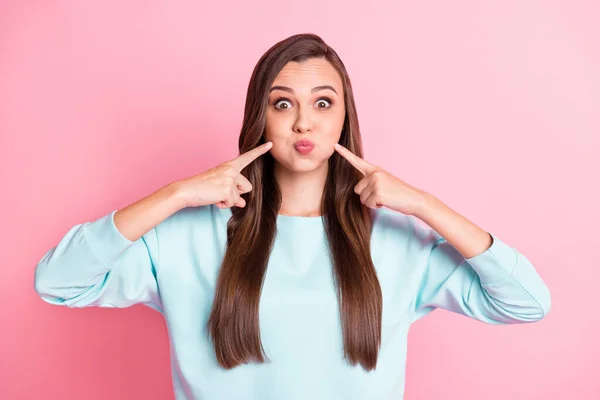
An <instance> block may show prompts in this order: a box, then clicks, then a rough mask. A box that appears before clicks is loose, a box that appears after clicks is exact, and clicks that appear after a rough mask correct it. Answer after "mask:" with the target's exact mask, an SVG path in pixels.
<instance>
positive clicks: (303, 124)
mask: <svg viewBox="0 0 600 400" xmlns="http://www.w3.org/2000/svg"><path fill="white" fill-rule="evenodd" d="M309 114H310V111H309V110H305V109H302V107H300V106H299V107H298V116H297V117H296V121H295V122H294V127H293V129H294V132H296V133H306V132H309V131H312V129H313V127H312V121H311V119H310V115H309Z"/></svg>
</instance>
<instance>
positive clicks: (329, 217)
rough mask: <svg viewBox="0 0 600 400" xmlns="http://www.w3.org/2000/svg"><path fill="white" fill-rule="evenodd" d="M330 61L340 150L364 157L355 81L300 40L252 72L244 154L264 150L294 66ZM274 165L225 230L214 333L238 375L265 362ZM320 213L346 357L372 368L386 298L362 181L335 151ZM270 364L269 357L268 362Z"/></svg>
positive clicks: (285, 44) (248, 172) (265, 168)
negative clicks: (263, 304)
mask: <svg viewBox="0 0 600 400" xmlns="http://www.w3.org/2000/svg"><path fill="white" fill-rule="evenodd" d="M315 57H317V58H324V59H325V60H327V61H329V62H330V63H331V64H332V65H333V67H335V68H336V69H337V71H338V72H339V74H340V76H341V78H342V83H343V87H344V100H345V104H346V117H345V121H344V125H343V130H342V133H341V138H340V144H341V145H343V146H345V147H346V148H348V149H349V150H350V151H352V152H353V153H354V154H356V155H358V156H360V157H362V155H363V151H362V139H361V135H360V130H359V125H358V117H357V113H356V106H355V104H354V96H353V94H352V86H351V84H350V78H349V76H348V73H347V72H346V68H345V66H344V64H343V63H342V61H341V59H340V58H339V56H338V55H337V54H336V52H335V51H334V50H333V49H332V48H331V47H329V46H328V45H327V44H326V43H325V42H324V41H323V40H322V39H321V38H320V37H319V36H317V35H314V34H298V35H294V36H291V37H289V38H287V39H285V40H282V41H280V42H278V43H276V44H275V45H274V46H272V47H271V48H270V49H269V50H268V51H267V52H266V53H265V54H264V55H263V56H262V57H261V58H260V60H259V61H258V63H257V65H256V67H255V68H254V71H253V73H252V76H251V79H250V83H249V85H248V92H247V97H246V105H245V110H244V119H243V124H242V128H241V133H240V137H239V143H238V147H239V151H240V154H241V153H245V152H247V151H249V150H251V149H253V148H255V147H256V146H259V145H260V144H262V143H264V142H265V140H264V131H265V125H266V111H267V110H266V108H267V103H268V94H269V89H270V87H271V85H272V83H273V81H274V80H275V78H276V77H277V75H278V73H279V71H281V69H282V68H283V67H284V66H285V65H286V64H287V63H288V62H290V61H297V62H302V61H305V60H307V59H310V58H315ZM274 162H275V161H274V159H273V157H272V155H271V154H270V153H268V152H267V153H266V154H264V155H263V156H261V157H259V158H258V159H256V160H255V161H253V162H252V163H251V164H250V165H248V166H247V167H246V168H245V169H244V170H243V171H242V174H243V175H244V176H245V177H246V178H247V179H248V180H249V181H250V182H251V183H252V191H250V192H248V193H245V194H242V197H243V198H244V200H246V206H245V207H244V208H237V207H235V208H232V209H231V212H232V216H231V218H230V220H229V222H228V225H227V250H226V253H225V256H224V258H223V263H222V265H221V269H220V272H219V277H218V280H217V286H216V292H215V296H214V300H213V304H212V310H211V314H210V317H209V319H208V324H207V327H208V333H209V334H210V335H211V336H212V340H213V345H214V348H215V353H216V357H217V360H218V362H219V364H220V365H221V366H222V367H224V368H228V369H229V368H233V367H235V366H237V365H239V364H242V363H246V362H249V361H257V362H264V361H265V358H267V356H266V354H265V352H264V348H263V347H262V343H261V339H260V330H259V318H258V310H259V299H260V295H261V290H262V284H263V280H264V277H265V272H266V269H267V262H268V259H269V255H270V252H271V249H272V245H273V242H274V237H275V233H276V222H277V215H278V213H279V208H280V206H281V200H282V199H281V192H280V189H279V186H278V183H277V181H276V179H275V177H274V173H273V170H274V169H273V167H274ZM328 163H329V165H328V168H329V169H328V175H327V180H326V184H325V189H324V194H323V201H322V204H321V211H322V214H323V218H324V226H325V231H326V235H327V239H328V244H329V249H330V251H331V254H332V260H333V274H334V278H335V285H336V290H337V297H338V302H339V309H340V319H341V321H342V329H343V339H344V358H345V359H346V360H347V361H349V362H350V363H351V364H352V365H354V366H355V365H356V364H357V363H360V364H361V365H362V366H363V368H365V369H366V370H371V369H374V368H375V366H376V364H377V354H378V351H379V347H380V344H381V318H382V295H381V287H380V285H379V280H378V278H377V274H376V271H375V266H374V265H373V261H372V259H371V253H370V240H371V229H372V218H373V216H372V214H371V212H370V211H371V210H370V209H369V208H367V207H366V206H364V205H363V204H362V203H361V202H360V198H359V197H358V196H357V195H356V193H354V186H355V185H356V184H357V183H358V181H359V180H360V179H361V178H362V175H361V174H360V172H359V171H357V170H356V169H355V168H354V167H353V166H352V165H351V164H350V163H348V162H347V161H346V160H344V159H343V158H342V157H341V156H340V155H339V154H338V153H337V152H334V154H333V155H332V156H331V157H330V158H329V160H328ZM267 359H268V358H267Z"/></svg>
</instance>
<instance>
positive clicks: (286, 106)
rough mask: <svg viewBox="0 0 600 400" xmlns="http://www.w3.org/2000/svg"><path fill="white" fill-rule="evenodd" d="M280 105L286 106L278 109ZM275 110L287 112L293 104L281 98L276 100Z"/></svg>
mask: <svg viewBox="0 0 600 400" xmlns="http://www.w3.org/2000/svg"><path fill="white" fill-rule="evenodd" d="M278 104H284V105H285V107H278V106H277V105H278ZM274 105H275V108H276V109H278V110H287V109H288V108H290V107H291V106H292V102H291V101H289V100H288V99H284V98H279V99H277V100H275V103H274Z"/></svg>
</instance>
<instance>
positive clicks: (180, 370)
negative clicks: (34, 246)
mask: <svg viewBox="0 0 600 400" xmlns="http://www.w3.org/2000/svg"><path fill="white" fill-rule="evenodd" d="M115 212H116V210H114V211H112V212H111V213H108V214H106V215H104V216H102V217H101V218H99V219H97V220H94V221H91V222H85V223H83V224H78V225H76V226H74V227H72V228H71V229H70V230H69V231H68V232H67V233H66V235H65V236H64V237H63V238H62V239H61V240H60V242H59V243H58V244H57V246H56V247H54V248H52V249H50V250H49V251H48V252H47V253H46V254H45V255H44V257H43V258H42V259H41V261H40V262H39V264H38V265H37V267H36V271H35V290H36V291H37V293H38V294H39V296H41V298H42V299H44V300H45V301H46V302H48V303H51V304H56V305H63V306H67V307H87V306H99V307H129V306H131V305H134V304H137V303H141V304H145V305H147V306H149V307H152V308H153V309H155V310H157V311H158V312H160V313H161V314H162V315H163V316H164V318H165V321H166V324H167V327H168V332H169V337H170V344H171V348H170V349H171V350H170V351H171V370H172V377H173V386H174V389H175V396H176V398H177V399H206V400H214V399H227V400H237V399H256V400H296V399H298V400H306V399H310V400H318V399H323V400H337V399H339V400H352V399H361V400H362V399H375V400H376V399H402V398H403V393H404V379H405V362H406V343H407V333H408V329H409V327H410V325H411V324H412V323H413V322H415V321H416V320H417V319H419V318H421V317H423V316H425V315H426V314H428V313H429V312H431V311H432V310H434V309H435V308H436V307H439V308H443V309H446V310H450V311H453V312H457V313H460V314H463V315H466V316H469V317H471V318H475V319H477V320H480V321H484V322H487V323H491V324H513V323H525V322H533V321H538V320H540V319H541V318H543V317H544V316H545V315H546V314H547V313H548V311H549V309H550V293H549V291H548V288H547V287H546V285H545V284H544V282H543V281H542V279H541V278H540V276H539V275H538V273H537V272H536V270H535V269H534V267H533V266H532V264H531V263H530V261H529V260H528V259H527V258H526V257H525V256H524V255H523V254H521V253H520V252H518V251H517V250H516V249H514V248H513V247H510V246H508V245H507V244H505V243H503V242H502V241H501V240H500V239H498V238H497V237H496V236H494V235H492V234H490V235H491V236H492V239H493V244H492V245H491V247H490V248H489V249H488V250H486V251H485V252H483V253H481V254H479V255H477V256H475V257H472V258H469V259H466V260H465V259H464V258H463V257H462V256H461V254H460V253H459V252H458V251H457V250H456V249H455V248H454V247H452V246H451V245H450V244H449V242H447V241H446V240H445V239H444V238H443V237H441V236H440V235H439V234H438V233H437V232H436V231H434V230H433V229H431V228H429V227H428V226H427V225H425V224H424V223H422V222H421V221H420V220H418V219H417V218H416V217H413V216H407V215H404V214H401V213H398V212H395V211H393V210H390V209H386V208H380V209H377V210H373V212H374V214H375V224H374V229H373V233H372V242H371V251H372V257H373V262H374V264H375V267H376V270H377V274H378V277H379V281H380V284H381V288H382V293H383V324H382V346H381V350H380V353H379V358H378V363H377V368H376V369H375V370H373V371H370V372H366V371H365V370H364V369H363V368H362V367H361V366H360V364H359V365H357V366H356V367H353V366H351V365H349V364H348V363H347V362H346V361H345V360H344V359H343V341H342V331H341V325H340V317H339V311H338V304H337V298H336V293H335V288H334V283H333V279H332V264H331V260H330V258H329V253H328V250H327V245H326V237H325V230H324V225H323V220H322V218H321V217H292V216H283V215H279V216H278V219H277V235H276V238H275V244H274V248H273V250H272V253H271V256H270V259H269V264H268V268H267V273H266V277H265V282H264V286H263V290H262V295H261V299H260V308H259V316H260V332H261V339H262V343H263V346H264V349H265V352H266V354H267V356H268V357H269V359H270V360H271V362H270V363H265V364H244V365H241V366H238V367H236V368H234V369H231V370H225V369H222V368H220V367H219V365H218V364H217V361H216V358H215V355H214V351H213V347H212V343H211V342H210V338H209V337H208V336H207V334H206V321H207V319H208V316H209V313H210V310H211V305H212V299H213V295H214V288H215V283H216V279H217V275H218V272H219V267H220V264H221V261H222V259H223V255H224V250H225V244H226V230H227V221H228V219H229V217H230V216H231V210H230V209H220V208H218V207H216V206H214V205H211V206H204V207H189V208H184V209H182V210H180V211H178V212H176V213H175V214H173V215H172V216H170V217H169V218H167V219H166V220H164V221H163V222H162V223H161V224H159V225H158V226H157V227H156V228H153V229H152V230H150V231H149V232H148V233H146V234H145V235H144V236H143V237H142V238H140V239H139V240H137V241H135V242H132V241H130V240H128V239H127V238H126V237H124V236H123V235H122V234H121V233H120V232H119V231H118V230H117V228H116V226H115V224H114V219H113V216H114V213H115Z"/></svg>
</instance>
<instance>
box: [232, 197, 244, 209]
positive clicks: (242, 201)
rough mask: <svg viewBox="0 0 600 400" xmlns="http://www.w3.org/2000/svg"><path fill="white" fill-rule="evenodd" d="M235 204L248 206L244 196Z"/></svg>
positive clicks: (241, 206)
mask: <svg viewBox="0 0 600 400" xmlns="http://www.w3.org/2000/svg"><path fill="white" fill-rule="evenodd" d="M234 206H236V207H240V208H244V207H246V200H244V198H243V197H240V199H239V200H238V201H237V202H236V203H235V204H234Z"/></svg>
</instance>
